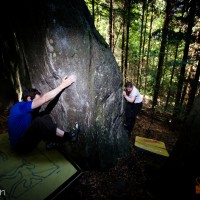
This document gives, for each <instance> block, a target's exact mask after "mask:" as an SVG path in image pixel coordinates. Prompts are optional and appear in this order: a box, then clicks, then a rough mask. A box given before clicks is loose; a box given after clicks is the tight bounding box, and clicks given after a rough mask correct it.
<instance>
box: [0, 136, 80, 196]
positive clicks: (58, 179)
mask: <svg viewBox="0 0 200 200" xmlns="http://www.w3.org/2000/svg"><path fill="white" fill-rule="evenodd" d="M80 174H81V169H80V168H79V167H78V166H77V165H76V164H75V163H73V162H72V161H69V160H68V159H67V158H66V156H64V155H63V154H62V153H60V152H58V151H57V150H55V149H52V150H46V148H45V143H44V142H41V143H40V144H39V145H38V147H37V148H36V149H35V150H34V151H33V152H31V153H29V154H27V155H18V154H17V153H15V152H14V151H13V150H12V149H11V148H10V144H9V140H8V134H0V190H1V196H0V199H1V198H2V199H9V200H27V199H30V200H40V199H41V200H43V199H54V198H55V197H56V196H58V194H59V193H61V191H63V190H64V189H66V188H67V187H68V186H69V185H70V184H71V183H72V182H73V181H74V180H76V179H77V178H78V177H79V176H80Z"/></svg>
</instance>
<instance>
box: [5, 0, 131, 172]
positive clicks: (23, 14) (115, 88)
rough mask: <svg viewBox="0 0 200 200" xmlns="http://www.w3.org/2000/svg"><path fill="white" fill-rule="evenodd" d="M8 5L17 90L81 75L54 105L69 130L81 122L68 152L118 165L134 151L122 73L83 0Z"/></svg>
mask: <svg viewBox="0 0 200 200" xmlns="http://www.w3.org/2000/svg"><path fill="white" fill-rule="evenodd" d="M7 6H8V8H9V9H8V10H9V11H10V12H6V13H4V17H5V18H4V19H7V20H9V26H8V27H7V31H8V32H9V33H11V34H10V35H12V36H13V38H12V41H13V42H14V44H15V48H16V57H17V59H15V60H14V63H16V64H15V65H14V66H15V67H16V69H17V70H16V74H17V77H18V78H17V81H15V82H17V87H18V88H17V89H18V90H19V91H21V90H20V89H19V88H20V87H21V88H22V89H23V88H24V87H27V86H32V87H34V88H37V89H39V90H40V91H41V92H42V93H45V92H47V91H49V90H51V89H53V88H55V87H56V86H58V85H59V84H60V82H61V80H62V78H63V77H64V76H65V75H71V74H74V75H76V76H77V82H76V83H74V84H73V85H72V86H70V87H69V88H68V89H66V90H65V91H63V93H62V94H61V96H60V97H59V101H58V103H57V104H56V106H55V107H54V108H53V110H52V116H53V118H54V120H55V121H56V123H57V124H58V127H60V128H62V129H64V130H67V129H69V128H70V127H71V125H72V124H73V123H74V122H75V121H78V122H79V123H80V124H81V135H80V139H79V142H78V143H77V144H67V145H66V148H65V151H66V153H67V154H68V155H70V156H71V157H72V158H73V159H75V161H76V162H78V163H79V164H80V165H81V166H83V167H88V168H94V167H97V168H101V169H103V168H107V167H109V166H112V165H113V164H115V163H116V161H117V160H118V158H120V157H123V156H125V155H127V153H128V151H129V143H128V136H127V134H126V132H125V130H124V128H123V103H122V76H121V73H120V71H119V69H118V65H117V63H116V60H115V58H114V56H113V54H112V53H111V50H110V48H109V47H108V45H107V44H106V43H105V41H104V40H103V38H102V37H101V36H100V35H99V33H98V32H97V31H96V29H95V27H94V25H93V23H92V20H91V16H90V13H89V11H88V9H87V7H86V5H85V3H84V1H83V0H67V1H61V0H60V1H53V0H51V1H45V0H44V1H40V3H38V1H34V0H31V1H29V2H28V3H27V4H25V3H24V4H23V5H20V4H19V2H14V1H13V2H9V1H8V5H7ZM4 32H5V29H4ZM10 41H11V39H10ZM9 65H10V66H11V67H12V66H13V64H12V63H11V62H10V64H9ZM9 65H8V66H9ZM12 71H13V70H12ZM11 76H12V74H11ZM12 79H16V77H15V76H12ZM19 86H20V87H19ZM19 94H20V92H19Z"/></svg>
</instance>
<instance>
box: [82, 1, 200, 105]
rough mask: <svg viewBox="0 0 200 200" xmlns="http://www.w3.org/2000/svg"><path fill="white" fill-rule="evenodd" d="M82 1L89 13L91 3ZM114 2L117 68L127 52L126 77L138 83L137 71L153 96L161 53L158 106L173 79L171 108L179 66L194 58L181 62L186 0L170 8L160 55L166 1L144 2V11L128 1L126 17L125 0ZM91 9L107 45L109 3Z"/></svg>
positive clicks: (96, 4)
mask: <svg viewBox="0 0 200 200" xmlns="http://www.w3.org/2000/svg"><path fill="white" fill-rule="evenodd" d="M85 2H86V4H87V6H88V8H89V10H90V12H91V14H92V0H85ZM113 2H114V4H113V13H112V19H113V20H114V41H115V47H114V56H115V58H116V60H117V62H118V64H119V66H120V68H121V69H122V67H123V66H121V58H122V55H124V56H125V55H126V53H128V64H127V65H128V69H127V70H128V71H127V74H128V76H129V78H130V79H131V80H134V81H137V80H138V69H139V71H140V72H139V75H140V77H142V78H140V79H141V82H139V84H140V88H141V90H143V91H144V87H145V78H146V79H147V82H146V88H145V92H146V95H148V96H150V97H152V96H153V94H154V87H153V86H154V85H155V83H156V75H157V65H158V62H159V56H160V54H162V53H163V54H164V55H165V57H164V64H163V66H162V68H163V69H162V80H161V91H159V97H158V98H159V99H160V100H161V101H160V102H163V103H162V105H161V107H163V105H164V104H165V101H166V98H167V94H168V92H169V83H170V80H171V79H172V83H171V86H170V93H171V94H170V96H169V107H170V108H171V107H172V105H174V101H175V94H176V91H177V83H178V79H179V73H180V69H181V67H182V66H183V65H185V64H192V63H194V59H193V58H189V57H188V59H187V60H186V61H183V60H182V58H183V51H184V45H185V38H186V31H187V26H185V24H186V22H187V17H188V4H187V1H175V4H174V5H173V6H174V7H173V9H172V15H173V17H172V20H171V22H170V24H169V32H168V34H167V35H166V40H167V46H166V48H165V52H160V45H161V40H162V30H163V24H164V20H165V15H166V14H165V9H166V1H165V0H150V1H148V2H147V1H146V3H147V4H146V7H145V9H144V10H143V8H144V2H145V1H144V0H142V1H141V0H136V1H130V2H131V12H130V15H129V14H128V7H127V5H128V4H127V2H128V0H124V1H121V0H114V1H113ZM198 8H199V7H198ZM94 10H95V12H94V14H95V16H94V17H95V25H96V28H97V30H98V31H99V33H100V34H101V35H102V36H103V38H104V39H105V40H106V42H107V43H109V37H110V36H109V19H110V0H95V1H94ZM143 11H144V12H143ZM143 14H144V16H143ZM128 20H130V28H129V41H128V52H125V47H126V39H127V35H126V34H127V22H128ZM151 20H152V25H151ZM123 23H125V24H124V25H125V26H124V36H125V37H124V51H122V42H123V37H122V36H123V29H122V27H123V26H122V25H123ZM195 39H196V37H195V36H194V35H192V42H193V43H194V42H195ZM122 53H123V54H122ZM175 55H176V56H175ZM173 70H174V71H173ZM123 72H124V71H123ZM172 73H174V74H172ZM124 76H125V75H124ZM143 91H142V92H143Z"/></svg>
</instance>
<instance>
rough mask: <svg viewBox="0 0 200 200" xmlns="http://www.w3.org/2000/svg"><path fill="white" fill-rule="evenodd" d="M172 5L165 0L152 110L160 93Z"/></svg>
mask: <svg viewBox="0 0 200 200" xmlns="http://www.w3.org/2000/svg"><path fill="white" fill-rule="evenodd" d="M172 5H173V1H170V0H167V6H166V16H165V21H164V25H163V31H162V41H161V46H160V53H159V61H158V70H157V76H156V85H155V88H154V96H153V103H152V107H153V108H154V107H155V106H156V105H157V100H158V94H159V91H160V81H161V77H162V70H163V69H162V68H163V62H164V56H165V45H166V42H167V34H168V27H169V23H170V21H171V18H172V13H171V11H172V10H171V9H172Z"/></svg>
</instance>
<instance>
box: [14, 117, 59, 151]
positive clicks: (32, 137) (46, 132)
mask: <svg viewBox="0 0 200 200" xmlns="http://www.w3.org/2000/svg"><path fill="white" fill-rule="evenodd" d="M56 128H57V125H56V124H55V123H53V121H52V119H51V117H50V116H49V115H48V114H45V115H39V116H37V117H35V118H34V119H33V120H32V122H31V124H30V126H29V128H28V129H27V130H26V132H25V134H24V135H23V136H22V137H21V139H20V140H19V141H18V143H17V144H16V146H15V150H16V151H17V152H19V153H28V152H30V151H32V150H33V149H34V148H35V147H36V146H37V145H38V143H39V142H40V141H41V140H44V141H49V142H50V141H55V140H56V138H59V137H57V136H56Z"/></svg>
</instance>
